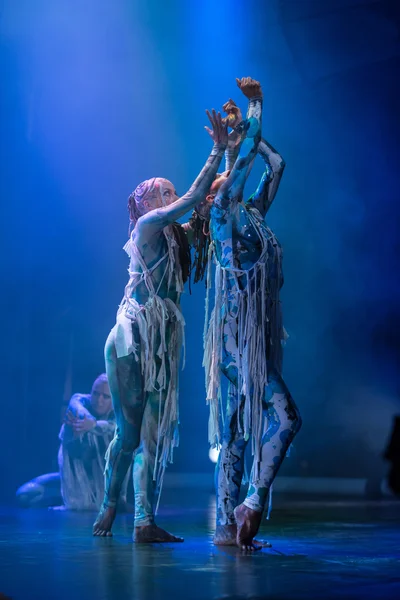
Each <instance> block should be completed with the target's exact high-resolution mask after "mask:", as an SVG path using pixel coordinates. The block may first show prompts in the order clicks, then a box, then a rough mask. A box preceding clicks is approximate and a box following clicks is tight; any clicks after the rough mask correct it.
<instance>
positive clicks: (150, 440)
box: [133, 392, 183, 544]
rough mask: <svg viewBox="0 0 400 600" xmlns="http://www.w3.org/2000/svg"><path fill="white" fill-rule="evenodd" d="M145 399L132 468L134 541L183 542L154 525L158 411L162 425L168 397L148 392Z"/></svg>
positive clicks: (142, 542) (140, 542)
mask: <svg viewBox="0 0 400 600" xmlns="http://www.w3.org/2000/svg"><path fill="white" fill-rule="evenodd" d="M146 396H147V397H146V406H145V409H144V414H143V421H142V428H141V435H140V437H141V443H140V446H139V448H138V450H137V452H136V454H135V459H134V465H133V486H134V490H135V529H134V532H133V541H134V542H136V543H138V544H151V543H163V542H164V543H166V542H168V543H170V542H183V538H181V537H177V536H174V535H172V534H170V533H168V532H167V531H165V530H164V529H161V527H158V526H157V525H156V524H155V522H154V506H155V501H156V495H157V490H156V481H155V475H156V473H155V466H156V453H157V441H158V424H159V411H160V410H161V415H160V421H161V419H162V414H163V411H164V405H165V393H164V394H163V395H162V396H161V398H160V393H159V392H153V393H150V392H148V393H147V394H146ZM160 400H161V401H160ZM158 466H159V465H157V467H158Z"/></svg>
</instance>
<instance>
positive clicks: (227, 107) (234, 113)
mask: <svg viewBox="0 0 400 600" xmlns="http://www.w3.org/2000/svg"><path fill="white" fill-rule="evenodd" d="M222 110H223V111H224V112H225V113H226V114H227V116H226V117H225V118H224V119H223V121H225V122H227V123H228V127H232V129H233V128H234V127H236V125H239V123H241V122H242V121H243V116H242V111H241V110H240V108H239V107H238V105H237V104H236V102H235V101H234V100H232V98H229V100H228V102H225V104H223V105H222Z"/></svg>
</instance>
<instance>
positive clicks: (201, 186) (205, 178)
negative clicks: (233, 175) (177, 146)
mask: <svg viewBox="0 0 400 600" xmlns="http://www.w3.org/2000/svg"><path fill="white" fill-rule="evenodd" d="M206 112H207V116H208V118H209V119H210V123H211V126H212V129H210V128H208V127H206V129H207V131H208V133H209V134H210V136H211V138H212V139H213V141H214V146H213V148H212V150H211V154H210V156H209V157H208V159H207V162H206V164H205V165H204V167H203V169H202V170H201V172H200V174H199V175H198V177H197V178H196V180H195V181H194V183H193V184H192V185H191V187H190V189H189V191H188V192H186V194H185V195H184V196H182V197H181V198H179V199H178V200H176V201H175V202H173V203H172V204H170V205H168V206H164V207H162V208H157V209H155V210H151V211H149V212H148V213H147V214H145V215H143V216H142V217H140V219H139V220H138V222H137V227H138V228H139V230H141V231H143V230H144V229H146V230H148V229H150V230H151V232H152V233H155V232H157V231H161V230H162V229H164V227H166V226H167V225H169V224H170V223H173V222H174V221H176V220H177V219H179V218H181V217H183V215H184V214H186V213H187V212H188V211H189V210H191V209H192V208H194V206H195V205H196V204H197V203H198V202H200V200H202V199H203V198H204V197H205V196H206V194H207V192H208V190H209V189H210V186H211V184H212V182H213V181H214V178H215V175H216V174H217V171H218V167H219V165H220V163H221V160H222V157H223V155H224V151H225V148H226V145H227V142H228V131H227V125H226V123H224V122H223V121H222V117H221V115H220V113H218V114H217V113H216V112H215V110H213V111H212V114H210V113H209V112H208V111H206Z"/></svg>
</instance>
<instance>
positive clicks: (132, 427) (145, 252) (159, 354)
mask: <svg viewBox="0 0 400 600" xmlns="http://www.w3.org/2000/svg"><path fill="white" fill-rule="evenodd" d="M207 115H208V117H209V119H210V122H211V127H212V128H211V129H208V131H209V133H210V135H211V137H212V139H213V141H214V147H213V149H212V151H211V154H210V156H209V158H208V160H207V162H206V164H205V166H204V168H203V170H202V171H201V173H200V175H199V176H198V177H197V179H196V180H195V182H194V183H193V185H192V186H191V188H190V189H189V191H188V192H187V193H186V194H185V195H184V196H183V197H182V198H178V196H177V194H176V192H175V188H174V186H173V185H172V183H171V182H170V181H168V180H166V179H161V178H154V179H150V180H148V181H145V182H143V183H141V184H140V185H139V186H138V187H137V188H136V190H135V191H134V192H133V193H132V194H131V196H130V197H129V204H128V207H129V211H130V219H131V226H132V232H131V236H130V239H129V241H128V243H127V244H126V246H125V250H126V252H127V253H128V255H129V257H130V266H129V275H130V278H129V282H128V284H127V286H126V288H125V293H124V298H123V300H122V303H121V306H120V308H119V311H118V315H117V323H116V325H115V327H114V328H113V329H112V331H111V333H110V335H109V337H108V340H107V342H106V347H105V359H106V371H107V375H108V379H109V383H110V390H111V396H112V401H113V405H114V410H115V414H116V421H117V429H116V435H115V437H114V439H113V441H112V442H111V444H110V446H109V449H108V456H107V464H106V470H105V482H106V483H105V496H104V502H103V506H102V508H101V510H100V513H99V515H98V517H97V520H96V522H95V524H94V526H93V533H94V535H98V536H106V535H107V536H108V535H111V527H112V524H113V521H114V518H115V514H116V506H117V502H118V498H119V495H120V490H121V485H122V482H123V480H124V477H125V474H126V472H127V470H128V468H129V466H130V464H131V462H132V457H133V453H135V455H134V470H133V479H134V492H135V528H134V536H133V537H134V541H136V542H181V541H183V540H182V538H178V537H176V536H173V535H171V534H169V533H167V532H166V531H164V530H163V529H161V528H159V527H157V526H156V524H155V522H154V513H155V499H156V495H157V493H158V496H159V494H160V491H161V486H162V480H163V475H164V470H165V467H166V465H167V462H168V461H171V460H172V452H173V448H174V447H175V446H177V445H178V421H179V414H178V368H179V361H180V355H181V349H182V342H183V336H184V318H183V315H182V313H181V309H180V305H179V302H180V295H181V292H182V290H183V284H184V283H185V280H186V279H187V277H188V274H189V269H190V252H189V246H188V243H187V240H186V236H185V233H184V231H183V229H182V227H181V226H180V225H179V224H178V223H176V220H177V219H179V218H180V217H182V216H183V215H184V214H185V213H186V212H188V211H189V210H191V209H192V208H193V207H194V206H195V205H196V204H197V203H198V202H199V201H200V199H201V198H204V196H205V195H206V194H207V190H208V189H209V188H210V185H211V184H212V182H213V180H214V178H215V175H216V173H217V170H218V167H219V165H220V162H221V159H222V157H223V154H224V151H225V148H226V145H227V141H228V133H227V126H226V124H224V123H223V121H222V118H221V115H220V114H219V113H218V114H216V113H215V111H213V112H212V115H211V114H210V113H208V111H207Z"/></svg>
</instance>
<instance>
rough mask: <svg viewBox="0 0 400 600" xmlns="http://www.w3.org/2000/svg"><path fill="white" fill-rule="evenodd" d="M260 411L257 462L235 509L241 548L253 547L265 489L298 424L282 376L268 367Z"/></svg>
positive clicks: (297, 428) (270, 481) (265, 492)
mask: <svg viewBox="0 0 400 600" xmlns="http://www.w3.org/2000/svg"><path fill="white" fill-rule="evenodd" d="M268 382H269V385H268V387H267V388H266V396H265V411H264V434H263V437H262V451H261V463H260V464H259V465H256V464H253V469H252V472H251V477H250V485H249V490H248V493H247V496H246V499H245V501H244V502H243V504H241V505H240V506H238V507H237V508H236V510H235V517H236V521H237V525H238V534H237V543H238V545H239V547H241V548H242V549H244V550H254V549H256V548H255V547H254V543H253V540H254V536H255V535H256V534H257V532H258V529H259V527H260V523H261V519H262V514H263V510H264V507H265V505H266V503H267V500H268V496H269V490H270V488H271V485H272V482H273V481H274V479H275V477H276V474H277V472H278V470H279V468H280V466H281V464H282V462H283V460H284V458H285V456H286V452H287V450H288V448H289V446H290V444H291V443H292V441H293V439H294V437H295V435H296V434H297V432H298V431H299V429H300V427H301V417H300V414H299V411H298V409H297V407H296V405H295V403H294V401H293V399H292V397H291V395H290V393H289V390H288V389H287V387H286V385H285V383H284V381H283V379H282V377H281V376H280V375H279V374H278V373H277V372H276V371H275V370H271V371H270V374H269V376H268Z"/></svg>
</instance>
